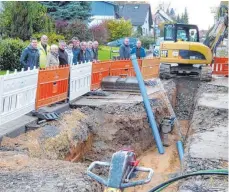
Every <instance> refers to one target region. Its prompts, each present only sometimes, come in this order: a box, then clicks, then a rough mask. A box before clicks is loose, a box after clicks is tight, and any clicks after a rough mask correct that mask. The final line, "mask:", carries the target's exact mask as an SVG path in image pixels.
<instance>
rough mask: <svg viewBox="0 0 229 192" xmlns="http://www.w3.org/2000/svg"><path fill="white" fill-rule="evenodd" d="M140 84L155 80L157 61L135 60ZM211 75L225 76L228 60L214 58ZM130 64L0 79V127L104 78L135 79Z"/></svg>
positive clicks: (52, 70)
mask: <svg viewBox="0 0 229 192" xmlns="http://www.w3.org/2000/svg"><path fill="white" fill-rule="evenodd" d="M138 65H139V68H140V70H141V73H142V76H143V78H144V80H147V79H152V78H157V77H158V76H159V66H160V59H159V58H146V59H139V60H138ZM212 69H213V74H217V75H218V74H219V75H228V58H217V57H216V58H214V64H213V65H212ZM135 75H136V74H135V72H134V69H133V66H132V63H131V60H116V61H112V60H110V61H103V62H96V63H91V62H86V63H82V64H78V65H66V66H58V67H49V68H45V69H40V70H39V69H28V70H27V71H24V70H21V71H17V70H15V71H14V72H13V73H9V72H7V73H6V75H2V76H0V126H1V125H3V124H5V123H7V122H9V121H12V120H14V119H17V118H19V117H21V116H23V115H25V114H27V113H29V112H31V111H33V110H38V109H39V108H41V107H45V106H49V105H52V104H55V103H57V102H59V101H69V102H72V101H74V100H75V99H77V98H79V97H81V96H82V95H84V94H86V93H88V92H89V91H90V90H96V89H99V88H100V85H101V81H102V79H103V78H104V77H107V76H121V77H125V76H135Z"/></svg>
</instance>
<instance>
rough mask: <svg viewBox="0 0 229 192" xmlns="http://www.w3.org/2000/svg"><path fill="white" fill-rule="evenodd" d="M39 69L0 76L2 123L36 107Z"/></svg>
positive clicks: (0, 117)
mask: <svg viewBox="0 0 229 192" xmlns="http://www.w3.org/2000/svg"><path fill="white" fill-rule="evenodd" d="M37 79H38V69H33V70H30V69H28V70H27V71H20V72H17V71H15V72H14V73H12V74H9V72H7V73H6V75H3V76H0V125H2V124H5V123H7V122H9V121H12V120H15V119H17V118H19V117H21V116H23V115H25V114H27V113H29V112H30V111H32V110H34V109H35V100H36V91H37Z"/></svg>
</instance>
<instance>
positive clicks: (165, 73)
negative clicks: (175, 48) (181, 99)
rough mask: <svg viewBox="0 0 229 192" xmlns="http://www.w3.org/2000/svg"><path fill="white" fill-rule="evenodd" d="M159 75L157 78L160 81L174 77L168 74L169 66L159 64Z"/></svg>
mask: <svg viewBox="0 0 229 192" xmlns="http://www.w3.org/2000/svg"><path fill="white" fill-rule="evenodd" d="M159 73H160V74H159V76H160V78H161V79H170V78H172V77H174V75H172V74H171V73H170V65H169V64H164V63H161V64H160V70H159Z"/></svg>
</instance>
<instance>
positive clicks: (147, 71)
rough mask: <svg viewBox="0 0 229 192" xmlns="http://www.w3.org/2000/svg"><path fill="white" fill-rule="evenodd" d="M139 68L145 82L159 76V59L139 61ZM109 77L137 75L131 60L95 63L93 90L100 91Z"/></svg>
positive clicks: (93, 67)
mask: <svg viewBox="0 0 229 192" xmlns="http://www.w3.org/2000/svg"><path fill="white" fill-rule="evenodd" d="M138 66H139V68H140V70H141V73H142V76H143V78H144V79H145V80H146V79H152V78H156V77H158V76H159V66H160V59H159V58H146V59H138ZM107 76H120V77H127V76H130V77H134V76H136V74H135V71H134V68H133V65H132V62H131V60H130V59H128V60H115V61H104V62H97V63H93V66H92V83H91V90H96V89H99V88H100V84H101V81H102V79H103V78H104V77H107Z"/></svg>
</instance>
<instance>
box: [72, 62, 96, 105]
mask: <svg viewBox="0 0 229 192" xmlns="http://www.w3.org/2000/svg"><path fill="white" fill-rule="evenodd" d="M91 75H92V63H91V62H88V63H82V64H78V65H71V66H70V89H69V100H70V101H72V100H74V99H76V98H78V97H80V96H82V95H84V94H85V93H87V92H89V91H90V88H91Z"/></svg>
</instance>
